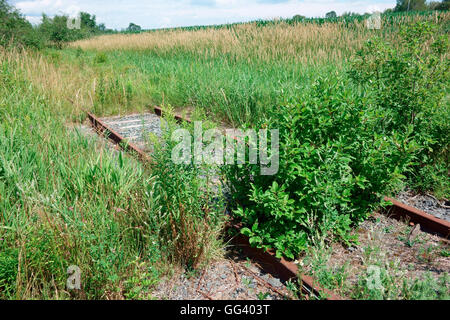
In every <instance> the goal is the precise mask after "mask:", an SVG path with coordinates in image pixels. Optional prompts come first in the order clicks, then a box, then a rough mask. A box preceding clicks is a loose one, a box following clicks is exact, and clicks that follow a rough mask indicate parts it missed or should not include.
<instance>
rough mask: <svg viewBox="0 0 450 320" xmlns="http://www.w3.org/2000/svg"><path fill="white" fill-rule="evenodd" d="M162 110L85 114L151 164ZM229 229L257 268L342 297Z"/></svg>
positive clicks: (429, 224)
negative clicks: (149, 141) (151, 140)
mask: <svg viewBox="0 0 450 320" xmlns="http://www.w3.org/2000/svg"><path fill="white" fill-rule="evenodd" d="M162 114H163V110H162V109H161V108H159V107H155V108H154V113H143V114H134V115H128V116H119V117H111V118H98V117H96V116H95V115H94V114H92V113H89V112H88V118H89V120H90V122H91V123H92V125H93V127H94V128H95V130H96V131H97V133H99V134H103V135H105V136H106V137H107V138H109V139H111V140H112V141H113V142H115V143H117V144H120V145H121V146H122V147H123V148H124V149H125V150H127V151H131V152H132V153H134V154H135V155H137V157H138V158H140V159H141V160H143V161H151V158H150V157H149V156H148V154H147V153H148V152H150V151H151V146H149V145H148V144H147V142H146V140H147V139H146V136H148V134H149V133H150V132H151V133H153V134H156V135H157V136H160V135H161V118H160V117H161V116H162ZM175 119H176V120H177V121H178V122H182V121H187V122H191V120H189V119H184V118H183V117H182V116H179V115H176V116H175ZM385 201H388V202H390V203H392V205H390V206H387V207H386V208H385V209H384V210H383V213H384V214H386V215H388V216H389V217H390V218H395V219H398V220H401V221H405V222H406V223H409V224H412V225H414V224H420V226H421V229H422V230H423V231H426V232H430V233H433V234H437V235H439V236H441V237H443V238H446V239H449V237H450V222H448V221H445V220H442V219H439V218H437V217H434V216H433V215H431V214H428V213H426V212H424V211H421V210H419V209H417V208H414V207H412V206H409V205H407V204H404V203H402V202H400V201H397V200H396V199H392V198H388V197H386V198H385ZM228 229H229V230H230V229H231V230H234V231H235V234H236V236H234V237H233V238H232V239H231V240H232V243H233V244H234V245H235V246H236V247H239V248H241V249H242V250H243V252H245V254H246V255H247V256H248V257H250V258H252V259H254V260H256V261H257V262H258V263H259V264H260V266H261V267H262V268H263V269H264V271H267V272H268V273H271V274H274V273H275V274H277V275H278V277H279V278H280V279H281V280H283V281H289V280H294V279H298V280H299V282H300V283H301V290H302V292H303V293H304V294H306V295H307V296H316V297H317V296H321V297H324V296H325V297H326V299H327V300H341V299H342V298H341V297H340V296H338V295H336V294H334V293H333V292H331V291H328V290H326V289H323V288H321V287H320V286H319V285H318V284H317V282H316V281H315V280H314V279H313V278H311V277H309V276H305V275H303V276H301V277H300V278H299V276H298V275H299V272H298V267H297V265H296V264H295V263H293V262H289V261H286V260H285V259H283V258H282V259H278V258H276V257H275V253H274V251H272V250H261V249H256V248H253V247H251V246H250V244H249V241H248V238H247V237H245V236H244V235H242V234H240V233H239V229H240V228H239V226H238V225H230V226H229V228H228Z"/></svg>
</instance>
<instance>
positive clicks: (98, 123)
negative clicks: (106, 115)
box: [87, 112, 151, 162]
mask: <svg viewBox="0 0 450 320" xmlns="http://www.w3.org/2000/svg"><path fill="white" fill-rule="evenodd" d="M87 115H88V118H89V120H90V121H91V123H92V126H93V127H94V128H95V130H96V131H97V132H98V133H100V134H103V135H106V136H107V138H109V139H111V140H112V141H114V142H115V143H117V144H118V145H120V146H121V147H122V148H124V149H125V150H126V151H131V152H132V153H134V154H136V155H137V156H138V158H139V159H140V160H142V161H144V162H150V161H151V159H150V157H149V156H148V155H147V154H146V153H145V152H144V151H142V150H141V149H140V148H138V147H137V146H136V145H135V144H133V143H131V142H129V141H127V140H126V139H125V138H124V137H122V136H121V135H120V134H119V133H118V132H116V131H115V130H113V129H112V128H111V127H110V126H108V125H107V124H106V123H104V122H103V121H102V120H100V119H99V118H98V117H96V116H95V115H94V114H92V113H90V112H88V113H87Z"/></svg>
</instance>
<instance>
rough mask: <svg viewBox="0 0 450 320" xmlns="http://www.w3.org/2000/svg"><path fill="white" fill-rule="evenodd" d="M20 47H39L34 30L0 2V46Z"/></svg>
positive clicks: (2, 1) (1, 0)
mask: <svg viewBox="0 0 450 320" xmlns="http://www.w3.org/2000/svg"><path fill="white" fill-rule="evenodd" d="M6 45H20V46H33V47H38V48H39V47H41V46H42V41H41V40H40V38H39V36H38V34H37V32H36V30H35V28H33V26H32V25H31V24H30V23H29V22H28V21H27V20H26V19H25V17H24V16H23V15H22V14H21V13H20V12H19V11H17V10H16V9H15V8H13V7H12V6H10V5H9V4H8V3H7V2H6V1H5V0H0V46H6Z"/></svg>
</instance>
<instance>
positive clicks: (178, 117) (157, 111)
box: [153, 107, 192, 123]
mask: <svg viewBox="0 0 450 320" xmlns="http://www.w3.org/2000/svg"><path fill="white" fill-rule="evenodd" d="M153 108H154V110H155V114H156V115H157V116H160V117H162V116H163V110H162V109H161V108H160V107H153ZM174 118H175V120H176V121H177V122H178V123H182V122H189V123H191V122H192V121H191V120H190V119H187V118H183V116H181V115H178V114H175V115H174Z"/></svg>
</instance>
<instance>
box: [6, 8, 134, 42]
mask: <svg viewBox="0 0 450 320" xmlns="http://www.w3.org/2000/svg"><path fill="white" fill-rule="evenodd" d="M77 19H78V21H76V20H74V19H72V18H71V17H69V16H67V15H55V16H54V17H49V16H48V15H46V14H43V15H42V21H41V23H40V24H39V25H36V26H34V25H32V24H31V23H30V22H29V21H28V20H27V19H26V18H25V17H24V16H23V15H22V14H21V13H20V12H19V11H18V10H17V9H16V8H14V7H13V6H11V5H10V4H8V2H7V1H6V0H0V46H3V47H5V46H11V45H13V46H22V47H34V48H38V49H41V48H44V47H56V48H62V47H63V46H64V44H66V43H68V42H70V41H76V40H80V39H85V38H89V37H92V36H96V35H101V34H108V33H117V32H119V31H117V30H112V29H108V28H106V26H105V24H103V23H97V21H96V16H95V15H91V14H89V13H87V12H81V13H80V14H79V16H78V18H77ZM141 31H142V29H141V27H140V26H138V25H136V24H134V23H130V25H129V27H128V28H127V29H125V30H122V32H130V33H137V32H141Z"/></svg>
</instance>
